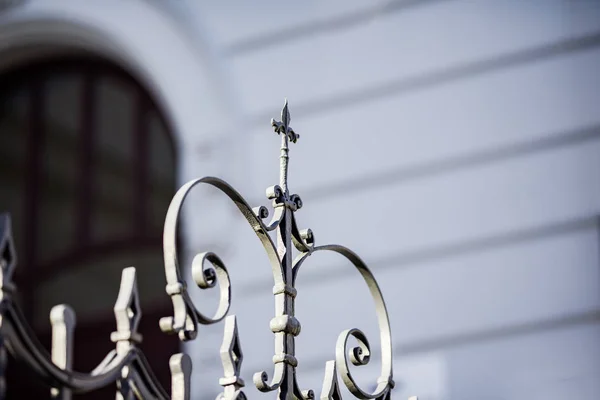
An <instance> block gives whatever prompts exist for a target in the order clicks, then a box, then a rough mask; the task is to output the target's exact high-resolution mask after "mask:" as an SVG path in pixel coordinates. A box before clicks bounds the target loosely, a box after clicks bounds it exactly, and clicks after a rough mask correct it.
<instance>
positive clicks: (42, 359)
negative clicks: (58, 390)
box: [2, 302, 136, 393]
mask: <svg viewBox="0 0 600 400" xmlns="http://www.w3.org/2000/svg"><path fill="white" fill-rule="evenodd" d="M3 317H4V319H5V322H6V324H3V326H2V329H3V330H4V332H5V334H6V336H7V339H8V340H7V345H8V348H9V350H10V351H11V353H12V354H13V356H14V357H15V358H18V359H21V360H23V361H24V362H25V363H27V365H28V366H29V367H30V368H31V369H32V370H34V371H36V372H37V373H38V374H39V375H40V376H41V377H42V379H44V380H45V381H46V382H47V383H48V384H49V385H56V384H58V385H60V386H64V387H67V388H69V389H73V390H74V391H76V392H78V393H81V392H89V391H91V390H95V389H98V388H101V387H104V386H106V385H108V384H110V383H113V382H115V381H117V380H118V379H119V377H120V374H121V369H122V368H123V367H124V366H126V365H127V364H129V363H130V362H131V361H132V360H133V359H134V358H135V357H136V353H135V352H133V351H130V352H127V353H125V354H122V355H117V354H116V352H114V351H112V352H110V353H109V354H108V355H107V356H106V357H105V358H104V360H103V361H102V362H101V363H100V365H99V366H98V367H96V368H95V369H94V370H93V371H92V372H91V373H89V374H86V373H81V372H76V371H66V370H63V369H61V368H59V367H57V366H56V365H55V364H54V363H53V362H52V361H51V358H50V355H49V354H48V352H47V351H46V349H45V348H44V347H43V346H42V345H41V344H40V342H39V341H38V339H37V337H36V336H35V334H34V333H33V330H32V329H31V327H29V325H28V324H27V322H26V321H25V318H24V317H23V314H22V313H21V311H20V310H19V308H18V306H17V305H16V304H14V303H12V302H11V303H10V305H9V306H8V307H7V310H6V312H5V314H4V316H3Z"/></svg>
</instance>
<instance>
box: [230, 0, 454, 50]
mask: <svg viewBox="0 0 600 400" xmlns="http://www.w3.org/2000/svg"><path fill="white" fill-rule="evenodd" d="M441 1H449V0H391V1H387V2H384V3H383V4H382V3H380V2H377V3H376V4H375V5H374V6H372V7H369V8H366V9H364V10H360V11H355V12H352V13H347V14H344V15H340V16H336V17H332V18H328V19H324V20H320V21H319V20H316V21H311V22H308V23H304V24H299V25H296V26H291V27H289V28H285V29H281V30H278V31H275V32H268V33H265V34H261V35H258V36H254V37H249V38H247V39H244V40H240V41H239V42H237V43H232V44H230V45H226V49H225V51H224V53H225V55H227V56H229V57H235V56H239V55H243V54H247V53H250V52H253V51H257V50H262V49H265V48H269V47H273V46H280V45H284V44H287V43H289V42H291V41H294V40H300V39H305V38H307V37H311V36H316V35H322V34H327V33H331V32H338V31H341V30H344V29H351V28H353V27H355V26H360V25H362V24H365V23H368V22H371V21H373V20H374V19H375V18H382V17H389V16H391V15H394V14H397V13H398V12H401V11H406V10H409V9H414V8H416V7H420V6H426V5H430V4H432V3H439V2H441Z"/></svg>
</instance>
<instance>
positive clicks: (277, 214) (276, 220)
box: [265, 207, 285, 232]
mask: <svg viewBox="0 0 600 400" xmlns="http://www.w3.org/2000/svg"><path fill="white" fill-rule="evenodd" d="M284 215H285V208H284V207H275V208H274V210H273V217H271V221H269V223H268V224H267V225H265V229H266V230H267V231H268V232H271V231H273V230H275V229H277V227H278V226H279V224H280V223H281V220H282V219H283V216H284ZM265 218H266V217H265Z"/></svg>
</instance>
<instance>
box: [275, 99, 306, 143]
mask: <svg viewBox="0 0 600 400" xmlns="http://www.w3.org/2000/svg"><path fill="white" fill-rule="evenodd" d="M290 122H292V117H291V116H290V111H289V109H288V101H287V99H285V103H284V104H283V109H282V110H281V121H275V119H271V125H272V126H273V130H274V131H275V132H276V133H277V134H285V135H286V136H287V138H288V139H289V140H290V141H291V142H292V143H296V141H297V140H298V139H299V138H300V135H298V134H297V133H296V132H294V130H293V129H292V127H291V126H290Z"/></svg>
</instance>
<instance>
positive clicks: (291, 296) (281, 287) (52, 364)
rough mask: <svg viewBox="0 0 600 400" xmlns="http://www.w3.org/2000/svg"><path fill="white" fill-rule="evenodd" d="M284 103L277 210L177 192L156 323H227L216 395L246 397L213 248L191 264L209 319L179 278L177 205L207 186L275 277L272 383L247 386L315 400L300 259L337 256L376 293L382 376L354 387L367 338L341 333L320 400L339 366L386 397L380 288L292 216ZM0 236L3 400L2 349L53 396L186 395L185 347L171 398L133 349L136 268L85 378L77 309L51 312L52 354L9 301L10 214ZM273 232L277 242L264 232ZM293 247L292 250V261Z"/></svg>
mask: <svg viewBox="0 0 600 400" xmlns="http://www.w3.org/2000/svg"><path fill="white" fill-rule="evenodd" d="M290 121H291V118H290V113H289V109H288V104H287V100H286V102H285V104H284V107H283V110H282V112H281V121H275V120H271V125H272V126H273V129H274V131H275V132H276V133H277V134H278V135H280V136H281V153H280V181H279V184H278V185H275V186H272V187H270V188H268V189H267V191H266V196H267V198H268V199H269V200H271V201H272V208H273V216H272V217H271V219H270V220H268V218H269V214H270V213H269V210H268V209H267V208H266V207H264V206H260V207H256V208H252V207H250V206H249V205H248V203H247V202H246V200H245V199H244V198H243V197H242V196H241V195H240V194H239V193H238V192H237V191H236V190H235V189H234V188H233V187H231V186H230V185H229V184H228V183H226V182H225V181H223V180H221V179H219V178H214V177H205V178H200V179H195V180H192V181H190V182H188V183H186V184H185V185H183V186H182V187H181V188H180V189H179V191H178V192H177V193H176V194H175V196H174V197H173V199H172V201H171V204H170V206H169V209H168V211H167V215H166V218H165V226H164V231H163V253H164V267H165V276H166V281H167V285H166V293H167V295H168V296H169V297H170V298H171V301H172V303H173V315H172V316H169V317H164V318H162V319H161V320H160V321H159V324H160V327H161V329H162V330H163V331H164V332H166V333H172V334H177V335H178V337H179V339H180V340H181V341H188V340H194V339H195V338H196V337H197V334H198V326H199V325H208V324H214V323H217V322H219V321H222V320H223V319H224V320H225V324H224V325H225V333H224V337H223V344H222V346H221V350H220V353H221V360H222V364H223V371H224V375H223V378H221V379H220V380H219V383H220V385H221V386H223V392H222V393H221V394H220V395H219V396H218V397H217V399H219V400H245V399H246V394H245V392H244V391H243V388H244V386H245V384H244V381H243V379H242V378H241V364H242V359H243V355H242V350H241V346H240V340H239V334H238V328H237V322H236V319H235V316H233V315H232V316H227V314H228V312H229V308H230V305H231V282H230V279H229V273H228V270H227V268H226V266H225V264H224V263H223V261H222V260H221V259H220V258H219V257H218V256H217V255H216V254H215V253H212V252H205V253H200V254H197V255H196V256H195V257H194V258H193V261H192V265H191V271H192V277H193V280H194V282H195V283H196V285H197V286H198V287H200V288H201V289H210V288H215V287H217V288H218V290H219V294H220V298H219V305H218V307H217V310H216V312H215V314H214V315H213V316H206V315H204V314H202V313H201V312H200V311H198V309H197V308H196V307H195V305H194V304H193V302H192V299H191V297H190V296H189V294H188V291H187V286H186V282H185V279H184V278H183V276H182V273H181V268H180V265H179V264H180V263H179V259H178V252H177V240H176V239H177V232H178V224H179V220H180V218H179V216H180V213H181V209H182V206H183V203H184V200H185V199H186V197H187V195H188V194H189V193H190V191H191V190H192V189H193V188H194V187H195V186H197V185H199V184H208V185H210V186H213V187H215V188H217V189H219V190H220V191H221V192H223V193H224V194H225V195H226V196H227V197H228V198H229V199H230V200H231V201H232V202H233V203H234V204H235V205H236V206H237V208H238V209H239V211H240V212H241V214H242V216H243V217H244V218H245V219H246V221H247V222H248V223H249V225H250V226H251V227H252V229H253V230H254V232H255V233H256V235H257V237H258V239H259V240H260V242H261V244H262V245H263V247H264V249H265V251H266V253H267V256H268V259H269V262H270V264H271V269H272V273H273V279H274V286H273V295H274V297H275V316H274V317H273V319H272V320H271V321H270V324H269V325H270V328H271V331H272V332H273V334H274V336H275V349H276V350H275V354H274V356H273V364H274V371H273V374H272V377H271V379H269V375H268V374H267V372H266V371H260V372H257V373H255V374H254V376H253V383H254V385H255V386H256V388H257V389H258V390H259V391H261V392H273V391H277V393H278V398H279V399H298V400H309V399H314V398H315V394H314V391H313V390H301V388H300V385H299V384H298V381H297V375H296V368H297V366H298V360H297V358H296V351H295V338H296V336H298V335H299V334H300V331H301V324H300V321H298V319H297V318H296V317H295V312H294V302H295V297H296V277H297V276H298V272H299V270H300V267H301V266H302V265H303V263H304V262H305V261H306V259H307V258H308V257H309V256H310V255H311V254H313V253H315V252H320V251H329V252H336V253H338V254H340V255H342V256H344V257H345V258H346V259H347V260H349V261H350V262H351V263H352V264H353V265H354V266H355V267H356V268H357V270H358V271H359V272H360V273H361V275H362V277H363V279H364V280H365V282H366V284H367V286H368V288H369V290H370V292H371V296H372V297H373V299H374V302H375V307H376V313H377V318H378V324H379V331H380V342H381V355H382V363H381V374H380V377H379V379H378V381H377V386H376V388H375V389H374V391H373V392H368V391H365V390H363V389H362V388H360V387H359V386H358V385H357V383H356V381H355V380H354V378H353V376H352V374H351V372H350V368H349V364H350V363H352V364H353V365H366V364H367V363H368V362H369V360H370V355H371V348H370V345H369V341H368V339H367V337H366V336H365V334H364V333H363V332H362V331H361V330H359V329H348V330H345V331H343V332H342V333H341V334H340V336H339V338H338V341H337V344H336V357H335V360H331V361H328V362H327V363H326V368H325V378H324V382H323V387H322V391H321V395H320V398H321V399H341V393H340V387H339V384H338V380H337V376H338V372H339V375H340V377H341V378H342V381H343V382H344V384H345V385H346V387H347V388H348V390H349V391H350V392H351V393H352V394H353V395H354V396H356V397H357V398H359V399H378V400H387V399H390V397H391V390H392V389H393V387H394V380H393V372H392V338H391V330H390V323H389V318H388V314H387V310H386V306H385V302H384V300H383V296H382V294H381V290H380V288H379V286H378V284H377V281H376V280H375V278H374V276H373V274H372V273H371V271H370V270H369V268H368V267H367V265H366V264H365V263H364V262H363V261H362V260H361V259H360V257H359V256H358V255H356V254H355V253H354V252H353V251H351V250H350V249H348V248H346V247H343V246H340V245H323V246H316V245H315V238H314V234H313V232H312V231H311V230H310V229H305V230H301V229H299V227H298V224H297V221H296V217H295V214H294V213H295V212H296V211H297V210H299V209H301V208H302V206H303V204H302V200H301V198H300V196H299V195H297V194H290V191H289V188H288V164H289V144H290V143H296V142H297V140H298V139H299V137H300V136H299V135H298V134H297V133H296V132H295V131H294V130H293V129H292V128H291V126H290ZM0 222H1V229H2V231H1V232H0V233H1V237H0V256H1V268H0V311H1V319H0V399H3V398H4V388H5V385H6V382H5V381H4V372H5V369H6V354H5V352H6V349H8V350H9V351H10V352H11V353H12V354H13V355H14V356H15V357H16V358H18V359H20V360H22V361H24V362H25V363H27V364H28V365H29V367H30V368H32V369H33V370H35V371H37V372H38V373H39V375H40V376H41V377H42V378H43V379H44V380H45V381H46V382H47V383H48V384H49V386H50V387H51V395H52V397H53V398H58V399H64V400H68V399H70V398H71V395H72V393H82V392H87V391H91V390H94V389H97V388H100V387H104V386H107V385H110V384H115V383H116V387H117V399H123V400H129V399H168V398H171V399H177V400H184V399H185V400H187V399H189V398H190V375H191V369H192V365H191V360H190V357H189V356H187V355H185V354H183V353H181V354H175V355H173V356H172V357H171V359H170V370H171V375H172V388H171V396H170V397H169V396H168V395H167V392H166V391H165V390H164V388H162V387H161V386H160V385H159V384H158V383H157V380H156V379H155V377H154V375H153V373H152V370H151V369H150V367H149V365H148V362H147V361H146V358H145V357H144V355H143V353H142V352H141V351H140V350H139V348H138V347H137V344H138V343H139V342H140V341H141V339H142V338H141V335H140V334H139V332H138V331H137V327H138V324H139V320H140V318H141V310H140V307H139V300H138V292H137V286H136V271H135V268H133V267H129V268H126V269H124V270H123V273H122V277H121V288H120V291H119V294H118V297H117V301H116V304H115V307H114V312H115V318H116V322H117V330H116V331H115V332H113V334H112V335H111V340H112V341H113V342H114V343H115V349H114V350H113V351H111V352H110V353H109V354H108V355H107V356H106V357H105V359H104V360H103V361H102V362H100V364H99V365H98V367H97V368H96V369H94V370H93V371H92V372H91V373H89V374H85V373H80V372H77V371H73V370H72V367H71V363H72V346H73V329H74V328H75V315H74V313H73V311H72V309H71V308H70V307H68V306H66V305H60V306H56V307H55V308H53V310H52V312H51V316H50V317H51V323H52V333H53V337H52V353H51V354H50V355H48V354H47V352H46V350H45V349H44V348H43V347H42V346H41V345H40V343H39V342H38V340H37V338H36V336H35V335H34V334H33V331H32V330H31V328H29V325H28V324H27V322H26V321H25V318H24V317H23V314H22V312H21V311H20V309H19V306H18V304H17V303H16V302H15V301H14V296H13V293H14V290H15V287H14V285H13V284H12V279H11V278H12V274H13V271H14V268H15V266H16V254H15V251H14V245H13V241H12V235H11V231H10V219H9V217H8V216H3V217H2V221H0ZM272 231H275V241H274V240H273V238H272V237H271V234H270V232H272ZM294 249H295V250H296V253H297V255H296V256H295V257H294ZM350 340H355V341H356V342H357V346H356V347H352V348H351V349H348V346H349V341H350Z"/></svg>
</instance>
